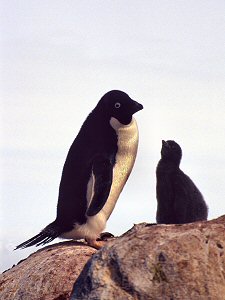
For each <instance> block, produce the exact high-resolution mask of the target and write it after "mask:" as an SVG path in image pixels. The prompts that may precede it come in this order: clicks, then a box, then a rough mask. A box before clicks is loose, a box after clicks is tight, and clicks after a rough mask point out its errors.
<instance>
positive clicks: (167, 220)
mask: <svg viewBox="0 0 225 300" xmlns="http://www.w3.org/2000/svg"><path fill="white" fill-rule="evenodd" d="M167 142H168V141H167ZM174 143H175V142H174ZM177 145H178V144H177ZM178 146H179V145H178ZM165 147H166V146H165ZM170 150H171V151H175V150H174V149H173V150H172V149H170ZM167 154H168V153H167V152H166V151H164V152H163V149H162V158H161V159H160V161H159V163H158V166H157V169H156V177H157V184H156V196H157V202H158V206H157V214H156V220H157V223H159V224H184V223H190V222H195V221H200V220H207V216H208V208H207V205H206V203H205V200H204V198H203V196H202V194H201V192H200V191H199V189H198V188H197V187H196V185H195V184H194V182H193V181H192V180H191V178H190V177H189V176H187V175H186V174H185V173H184V172H183V171H181V170H180V168H179V164H180V160H181V149H180V155H178V156H177V157H176V159H173V158H174V156H173V157H170V156H169V155H167Z"/></svg>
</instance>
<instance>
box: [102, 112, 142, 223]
mask: <svg viewBox="0 0 225 300" xmlns="http://www.w3.org/2000/svg"><path fill="white" fill-rule="evenodd" d="M110 124H111V126H112V127H113V129H114V130H115V131H116V133H117V136H118V142H117V146H118V151H117V154H116V163H115V166H114V168H113V181H112V186H111V190H110V194H109V197H108V199H107V201H106V204H105V205H104V207H103V208H102V212H103V213H104V215H105V217H106V219H108V218H109V216H110V215H111V213H112V211H113V209H114V206H115V204H116V202H117V199H118V197H119V195H120V193H121V191H122V189H123V187H124V185H125V183H126V181H127V179H128V177H129V175H130V173H131V171H132V168H133V165H134V162H135V159H136V155H137V149H138V127H137V123H136V120H135V119H134V118H132V121H131V123H130V124H128V125H123V124H121V123H120V122H119V121H118V120H117V119H115V118H111V120H110Z"/></svg>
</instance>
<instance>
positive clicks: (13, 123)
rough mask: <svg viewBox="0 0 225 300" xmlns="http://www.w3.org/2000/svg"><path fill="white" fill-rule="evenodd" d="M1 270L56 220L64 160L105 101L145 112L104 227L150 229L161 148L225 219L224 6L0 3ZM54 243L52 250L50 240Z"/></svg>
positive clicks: (123, 1)
mask: <svg viewBox="0 0 225 300" xmlns="http://www.w3.org/2000/svg"><path fill="white" fill-rule="evenodd" d="M0 28H1V29H0V30H1V88H0V93H1V105H2V107H3V109H2V122H1V125H2V128H3V130H2V132H1V135H2V137H1V161H2V162H1V165H2V167H1V170H2V171H1V177H2V180H1V182H2V184H1V236H0V243H1V245H0V250H1V266H0V267H1V270H2V271H3V270H5V269H6V268H9V267H11V266H12V265H13V264H14V263H17V262H18V261H19V260H20V259H22V258H25V257H26V256H27V255H28V254H30V253H32V252H34V251H35V250H36V248H35V247H32V248H30V249H27V250H21V251H14V252H13V248H14V247H15V246H16V245H18V244H19V243H21V242H23V241H24V240H26V239H28V238H30V237H32V236H33V235H35V234H37V233H38V232H39V231H40V230H41V229H43V228H44V227H45V226H46V225H47V224H49V223H50V222H51V221H53V220H54V218H55V214H56V205H57V197H58V186H59V182H60V178H61V172H62V167H63V164H64V161H65V158H66V155H67V152H68V149H69V147H70V145H71V143H72V142H73V140H74V138H75V137H76V135H77V133H78V131H79V129H80V127H81V125H82V123H83V121H84V119H85V118H86V116H87V115H88V114H89V113H90V111H91V110H92V109H93V108H94V107H95V105H96V104H97V102H98V100H99V99H100V98H101V97H102V95H103V94H104V93H106V92H107V91H109V90H112V89H120V90H123V91H124V92H126V93H128V94H129V95H130V96H131V97H132V98H133V99H135V100H137V101H138V102H140V103H142V104H143V105H144V110H142V111H140V112H138V113H137V114H136V120H137V122H138V125H139V132H140V141H139V151H138V156H137V160H136V163H135V167H134V169H133V172H132V174H131V176H130V178H129V181H128V182H127V185H126V186H125V188H124V190H123V192H122V194H121V196H120V198H119V200H118V203H117V205H116V208H115V210H114V211H113V213H112V215H111V217H110V220H109V222H108V225H107V228H106V230H107V231H110V232H112V233H114V234H117V235H118V234H122V233H123V232H125V231H126V230H128V229H129V228H130V227H132V225H133V224H134V223H140V222H144V221H145V222H155V213H156V197H155V185H156V180H155V168H156V165H157V163H158V160H159V159H160V149H161V140H162V139H165V140H167V139H174V140H175V141H177V142H178V143H179V144H180V146H181V147H182V149H183V159H182V162H181V169H182V170H183V171H184V172H185V173H186V174H187V175H189V176H190V177H191V178H192V179H193V181H194V182H195V183H196V185H197V186H198V188H199V189H200V191H201V192H202V194H203V195H204V197H205V200H206V202H207V204H208V206H209V219H212V218H216V217H218V216H220V215H222V214H225V181H224V178H225V138H224V137H225V1H222V0H221V1H219V0H212V1H208V0H189V1H182V0H171V1H167V0H155V1H151V0H148V1H144V0H141V1H140V0H104V1H100V0H99V1H97V0H86V1H85V0H67V1H59V0H52V1H50V0H45V1H37V0H36V1H34V0H27V1H25V0H20V1H18V0H14V1H12V0H2V1H1V16H0ZM56 241H58V240H56Z"/></svg>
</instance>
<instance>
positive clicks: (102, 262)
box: [0, 216, 225, 300]
mask: <svg viewBox="0 0 225 300" xmlns="http://www.w3.org/2000/svg"><path fill="white" fill-rule="evenodd" d="M224 249H225V216H222V217H220V218H218V219H215V220H212V221H208V222H196V223H191V224H185V225H151V224H147V223H142V224H138V225H135V226H134V227H133V228H132V229H131V230H129V231H128V232H126V233H125V234H123V235H122V236H121V237H118V238H115V239H112V240H110V241H108V242H107V243H106V246H105V247H103V248H102V249H101V250H99V251H97V252H96V250H95V249H93V248H90V247H88V246H86V245H84V244H81V243H76V242H64V243H60V244H56V245H51V246H49V247H46V248H44V249H42V250H39V251H37V252H36V253H34V254H32V255H31V256H29V257H28V258H27V259H26V260H24V261H23V262H21V263H20V264H19V265H17V266H16V267H14V268H12V269H10V270H8V271H7V272H5V273H3V274H2V275H1V280H0V299H4V300H8V299H10V300H14V299H15V300H17V299H22V300H26V299H29V300H30V299H33V300H36V299H38V300H40V299H42V300H47V299H48V300H50V299H51V300H53V299H54V300H57V299H58V300H64V299H72V300H76V299H77V300H78V299H82V300H85V299H88V300H89V299H90V300H97V299H99V300H111V299H112V300H113V299H117V300H122V299H123V300H129V299H132V300H134V299H135V300H136V299H140V300H142V299H143V300H148V299H152V300H161V299H163V300H207V299H213V300H214V299H216V300H224V299H225V296H224V295H225V255H224ZM95 252H96V253H95ZM94 253H95V254H94ZM93 254H94V255H93ZM89 258H90V259H89ZM88 259H89V260H88ZM86 262H87V263H86ZM85 263H86V264H85ZM84 265H85V266H84ZM83 266H84V268H83ZM74 282H75V284H74V286H73V283H74ZM71 290H72V293H71Z"/></svg>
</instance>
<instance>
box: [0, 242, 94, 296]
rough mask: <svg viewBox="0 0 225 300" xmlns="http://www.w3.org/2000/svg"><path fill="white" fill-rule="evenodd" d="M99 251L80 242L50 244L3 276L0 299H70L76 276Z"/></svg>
mask: <svg viewBox="0 0 225 300" xmlns="http://www.w3.org/2000/svg"><path fill="white" fill-rule="evenodd" d="M95 252H96V250H95V249H94V248H91V247H89V246H87V245H85V244H82V243H78V242H72V241H69V242H62V243H58V244H54V245H50V246H48V247H45V248H43V249H41V250H38V251H37V252H35V253H34V254H32V255H30V256H29V257H28V258H27V259H25V260H23V261H22V262H21V263H19V264H18V265H17V266H15V267H13V268H12V269H10V270H8V271H6V272H4V273H3V274H2V275H1V277H0V299H2V300H3V299H4V300H53V299H54V300H66V299H69V295H70V294H71V290H72V287H73V284H74V281H75V279H76V278H77V276H78V275H79V274H80V272H81V270H82V269H83V266H84V265H85V263H86V262H87V260H88V259H89V258H90V257H91V256H92V254H93V253H95Z"/></svg>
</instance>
